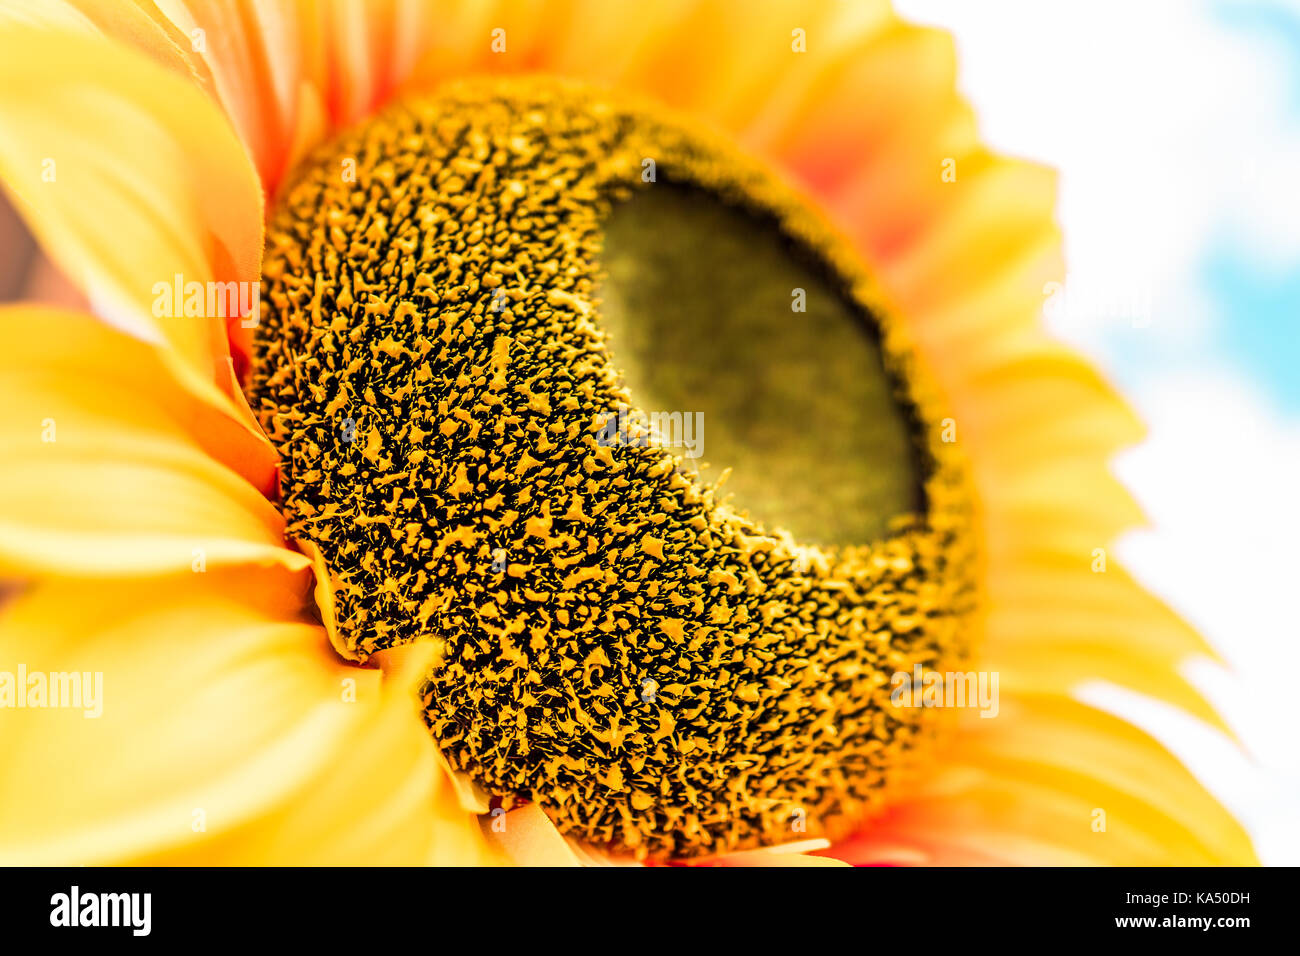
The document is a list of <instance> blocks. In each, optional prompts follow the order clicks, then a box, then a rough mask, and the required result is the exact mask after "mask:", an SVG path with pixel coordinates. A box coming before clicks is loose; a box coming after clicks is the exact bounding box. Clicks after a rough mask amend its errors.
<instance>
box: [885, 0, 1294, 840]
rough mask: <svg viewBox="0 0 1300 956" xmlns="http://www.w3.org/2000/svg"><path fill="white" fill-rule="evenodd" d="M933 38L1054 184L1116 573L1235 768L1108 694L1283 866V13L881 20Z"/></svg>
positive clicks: (1066, 334)
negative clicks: (1131, 589) (1180, 630)
mask: <svg viewBox="0 0 1300 956" xmlns="http://www.w3.org/2000/svg"><path fill="white" fill-rule="evenodd" d="M895 5H896V7H897V8H898V10H899V12H900V13H901V14H903V15H904V16H905V17H907V18H909V19H912V20H915V21H918V22H922V23H928V24H932V25H935V26H940V27H943V28H945V29H947V30H949V31H951V32H952V33H953V34H954V36H955V37H956V41H957V49H958V55H959V57H960V63H961V65H960V75H959V76H960V85H961V88H962V91H963V93H964V94H965V95H966V96H967V98H968V99H970V100H971V101H972V102H973V103H974V105H975V108H976V112H977V115H978V116H979V118H980V124H981V132H982V134H983V138H984V140H985V141H986V142H988V143H989V144H990V145H991V146H992V147H993V148H995V149H998V150H1001V151H1003V152H1007V153H1012V154H1015V155H1018V156H1024V157H1027V158H1031V159H1036V160H1040V161H1042V162H1044V163H1047V164H1048V165H1050V166H1053V167H1055V168H1056V169H1057V170H1059V172H1060V201H1059V206H1058V215H1059V218H1060V222H1061V225H1062V227H1063V229H1064V232H1065V241H1066V262H1067V263H1068V268H1069V272H1068V276H1067V281H1066V283H1065V285H1064V287H1063V288H1060V289H1056V288H1053V289H1047V290H1045V291H1044V319H1045V321H1046V322H1047V323H1048V325H1049V326H1050V327H1051V328H1052V329H1053V330H1054V331H1055V332H1056V333H1057V334H1058V335H1060V336H1061V337H1062V338H1064V339H1066V340H1068V341H1069V342H1071V343H1072V344H1073V345H1075V346H1076V347H1077V348H1079V349H1081V350H1082V351H1084V352H1086V353H1087V354H1088V355H1090V356H1091V357H1092V359H1093V360H1094V361H1095V362H1097V363H1098V364H1099V365H1100V366H1101V367H1102V368H1103V369H1105V371H1106V372H1107V373H1108V374H1109V376H1110V377H1111V379H1112V380H1113V381H1114V382H1115V383H1116V384H1117V385H1118V386H1119V388H1120V389H1121V390H1122V391H1123V392H1124V394H1125V395H1126V396H1127V397H1128V399H1129V400H1130V401H1131V402H1132V403H1133V404H1134V405H1135V406H1136V407H1137V408H1138V410H1139V412H1140V413H1141V415H1142V417H1143V418H1144V419H1145V421H1146V423H1147V427H1148V438H1147V440H1146V441H1145V442H1144V443H1143V444H1141V445H1140V446H1138V447H1136V448H1133V449H1132V450H1130V451H1128V452H1126V453H1125V454H1124V455H1123V456H1122V457H1121V458H1119V459H1118V460H1117V461H1116V463H1115V471H1116V473H1117V474H1118V476H1119V477H1120V478H1121V480H1123V481H1124V482H1125V484H1127V486H1128V487H1129V489H1130V490H1131V491H1132V492H1133V493H1134V495H1135V496H1136V497H1137V499H1138V500H1139V502H1140V503H1141V505H1142V506H1143V508H1144V509H1145V511H1146V513H1147V515H1148V517H1149V519H1150V521H1151V527H1150V528H1148V529H1144V530H1142V531H1139V532H1134V533H1131V534H1130V535H1129V536H1128V537H1127V538H1125V539H1124V540H1123V541H1122V542H1121V543H1120V548H1119V553H1120V557H1121V560H1124V561H1126V562H1127V564H1128V565H1129V567H1131V568H1132V569H1133V571H1134V573H1135V574H1136V575H1137V577H1138V578H1139V579H1140V580H1141V581H1142V582H1143V583H1144V584H1146V585H1147V586H1148V587H1149V588H1150V589H1151V590H1153V591H1155V592H1156V593H1158V594H1160V595H1161V596H1162V597H1163V598H1164V599H1165V600H1166V601H1167V602H1169V603H1170V604H1171V605H1172V606H1173V607H1174V608H1176V609H1177V610H1178V611H1179V612H1180V613H1182V614H1183V615H1184V617H1186V618H1187V619H1188V620H1189V621H1191V622H1192V623H1193V624H1194V625H1196V626H1197V627H1198V628H1199V629H1200V630H1201V632H1202V633H1203V634H1204V635H1205V636H1206V637H1207V638H1208V639H1209V641H1210V642H1211V643H1212V644H1213V645H1214V646H1215V647H1216V648H1217V649H1218V650H1219V652H1220V654H1221V655H1222V657H1223V659H1224V662H1225V665H1226V666H1225V667H1220V666H1218V665H1215V664H1211V663H1209V662H1200V663H1196V664H1193V665H1191V666H1190V667H1189V668H1188V676H1189V677H1190V678H1191V679H1192V680H1193V681H1194V682H1195V683H1196V684H1197V686H1199V687H1200V688H1201V689H1202V691H1203V692H1204V693H1205V695H1206V696H1207V697H1208V698H1209V699H1210V700H1211V701H1212V702H1213V703H1214V704H1215V705H1216V706H1217V707H1218V708H1219V710H1220V712H1221V713H1223V714H1224V716H1225V718H1226V720H1227V723H1228V724H1229V725H1230V726H1231V727H1232V728H1233V730H1234V731H1235V732H1236V733H1237V735H1238V737H1239V739H1240V741H1241V743H1242V745H1243V746H1244V748H1245V754H1244V755H1243V754H1242V753H1241V752H1240V751H1239V750H1237V749H1236V748H1234V747H1232V746H1231V745H1230V744H1229V742H1228V741H1227V740H1226V739H1225V738H1224V737H1223V736H1222V735H1220V734H1218V733H1216V732H1213V731H1210V730H1208V729H1206V728H1205V727H1204V726H1202V725H1199V724H1198V723H1196V722H1194V721H1192V720H1189V719H1187V718H1185V717H1180V715H1178V714H1175V713H1172V712H1171V711H1170V709H1169V708H1167V707H1164V706H1160V705H1156V704H1154V703H1152V702H1150V701H1148V700H1145V699H1143V698H1141V697H1138V696H1136V695H1133V694H1129V693H1121V692H1118V691H1117V690H1116V689H1115V688H1112V687H1103V686H1096V687H1086V688H1083V689H1082V690H1081V696H1083V697H1084V698H1086V699H1088V700H1089V701H1091V702H1093V703H1096V704H1099V705H1102V706H1105V707H1107V708H1109V709H1112V710H1114V711H1117V712H1119V713H1121V714H1123V715H1125V716H1126V717H1128V718H1130V719H1132V720H1134V721H1135V722H1137V723H1139V724H1141V725H1142V726H1144V727H1145V728H1146V729H1147V730H1148V731H1150V732H1152V733H1154V734H1155V735H1156V736H1158V737H1160V738H1161V739H1163V740H1164V741H1165V742H1166V743H1167V744H1168V745H1169V746H1170V747H1171V748H1172V749H1174V750H1175V751H1176V752H1177V753H1178V754H1179V756H1180V757H1182V758H1183V759H1184V760H1185V761H1186V762H1187V763H1188V765H1189V766H1191V767H1192V769H1193V770H1195V771H1196V772H1197V773H1199V774H1200V775H1201V777H1202V778H1203V779H1204V780H1205V781H1206V783H1207V785H1208V786H1209V787H1210V788H1211V789H1212V790H1213V791H1214V792H1215V793H1216V794H1217V795H1218V796H1219V797H1220V798H1221V799H1222V800H1223V801H1224V802H1225V803H1226V804H1227V805H1228V806H1229V807H1231V808H1232V809H1233V810H1234V811H1235V812H1236V813H1237V814H1238V816H1239V817H1240V818H1241V819H1242V820H1243V821H1244V822H1245V824H1246V826H1247V827H1248V828H1249V830H1250V831H1251V833H1252V835H1253V836H1254V838H1255V841H1256V845H1257V849H1258V851H1259V855H1260V858H1261V859H1262V860H1263V861H1264V862H1265V863H1270V864H1286V865H1300V688H1298V687H1297V686H1296V685H1295V683H1294V682H1295V681H1296V680H1297V678H1298V677H1300V504H1298V503H1297V498H1298V497H1300V182H1298V180H1300V0H1258V2H1251V0H1218V2H1208V0H1207V2H1200V0H1169V2H1166V0H1142V2H1140V3H1133V2H1123V0H1088V2H1083V0H1054V2H1049V3H1044V2H1042V0H983V2H981V3H978V4H975V3H964V2H959V0H895Z"/></svg>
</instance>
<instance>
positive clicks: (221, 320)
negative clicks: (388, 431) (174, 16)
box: [0, 26, 262, 395]
mask: <svg viewBox="0 0 1300 956" xmlns="http://www.w3.org/2000/svg"><path fill="white" fill-rule="evenodd" d="M0 180H2V181H3V183H4V185H5V187H6V188H7V189H8V190H9V191H10V192H11V194H12V195H13V196H14V198H15V200H16V205H17V206H18V208H19V210H20V211H21V212H22V213H23V215H24V216H25V218H26V219H27V222H28V224H29V225H30V226H31V228H32V231H33V232H34V233H35V234H36V236H37V238H38V239H39V240H40V242H41V244H42V246H43V248H44V249H45V251H46V252H47V254H48V255H49V256H50V257H51V258H52V259H53V260H54V261H55V262H56V263H57V264H58V265H59V266H60V268H61V269H62V270H63V271H64V272H65V273H66V274H67V275H68V277H69V278H70V279H71V280H72V281H74V282H76V283H77V284H78V285H79V286H80V287H81V288H82V289H83V290H84V291H85V293H86V295H87V298H88V299H89V300H90V301H91V302H92V303H93V305H94V307H95V310H96V311H97V312H99V313H100V314H101V315H103V316H104V317H106V318H108V319H109V320H110V321H111V322H113V323H114V324H116V325H118V326H119V327H121V328H124V329H127V330H129V331H131V332H133V333H134V334H137V335H140V336H141V337H144V338H147V339H149V340H151V341H155V342H160V343H161V342H165V343H167V344H169V345H170V346H171V347H172V349H173V351H172V352H169V353H167V355H168V359H169V361H171V362H174V364H175V366H176V367H177V370H178V374H180V375H181V376H182V377H183V379H184V380H185V381H186V383H187V385H189V386H190V387H192V388H193V389H194V390H195V391H196V393H197V394H208V395H211V394H212V393H224V394H229V393H230V382H231V378H230V372H229V353H228V348H227V344H226V323H227V319H229V321H231V322H232V323H234V324H235V325H238V324H239V321H240V318H241V316H239V315H234V316H219V315H208V314H204V315H200V316H190V317H186V316H185V315H168V314H167V312H168V309H169V308H170V307H171V306H172V304H173V298H174V297H173V296H172V295H170V294H165V293H164V291H163V290H164V289H169V288H171V287H172V286H173V285H174V283H175V281H176V277H177V276H180V277H181V282H182V283H191V282H196V283H200V284H201V286H203V287H204V289H205V291H206V289H207V286H206V284H207V283H209V282H214V281H215V282H223V283H224V282H244V283H252V284H254V285H255V284H256V283H257V281H258V270H259V265H260V261H261V235H262V200H261V187H260V184H259V182H258V179H257V176H256V174H255V172H254V170H253V168H252V166H251V165H250V163H249V161H248V155H247V153H246V152H245V151H244V148H243V146H242V144H241V143H240V141H239V140H238V138H237V137H236V136H235V134H234V131H233V130H232V129H231V128H230V125H229V123H228V122H227V121H226V119H225V117H224V116H223V115H222V113H221V111H220V109H219V108H218V107H217V106H216V105H215V104H214V103H213V102H212V101H211V100H210V99H209V98H208V97H207V96H205V95H204V94H203V93H201V92H200V91H199V90H198V89H197V88H196V87H195V86H194V84H193V83H191V82H189V81H188V80H187V79H185V78H183V77H181V76H180V75H179V74H177V73H176V72H174V71H172V70H168V69H166V68H164V67H162V66H159V65H158V64H157V63H156V62H152V61H151V60H150V59H148V58H147V57H146V56H144V55H142V54H140V53H138V52H135V51H132V50H130V49H128V48H126V47H125V46H122V45H120V44H117V43H113V42H110V41H108V40H106V39H104V38H102V37H96V36H90V35H86V34H84V33H74V32H64V31H54V30H32V29H21V28H16V27H12V26H10V27H5V28H3V29H0ZM252 288H253V286H252V285H250V286H245V287H244V289H245V290H248V295H249V296H251V290H252ZM223 291H224V290H223ZM207 298H208V297H207V296H206V295H205V296H204V297H203V301H204V311H205V312H206V311H207ZM220 311H229V312H236V311H237V309H235V308H233V307H232V308H230V309H223V310H220Z"/></svg>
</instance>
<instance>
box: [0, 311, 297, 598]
mask: <svg viewBox="0 0 1300 956" xmlns="http://www.w3.org/2000/svg"><path fill="white" fill-rule="evenodd" d="M0 392H3V394H4V395H5V398H6V402H5V407H4V408H3V410H0V457H3V459H4V461H5V467H4V469H2V470H0V573H3V574H7V575H10V576H17V577H24V578H26V577H33V576H38V575H41V574H57V573H63V574H74V573H75V574H96V575H101V574H102V575H122V574H137V573H153V572H158V571H165V570H176V569H185V570H190V569H197V568H207V569H212V568H214V567H216V566H219V565H221V564H226V563H241V562H257V563H262V564H273V563H274V564H279V565H282V566H285V567H290V568H295V569H296V568H302V567H305V566H306V564H307V559H306V558H305V557H304V556H303V555H301V554H299V553H298V552H296V551H291V550H289V549H288V548H286V547H285V545H284V541H283V532H284V522H283V519H282V517H281V516H280V514H279V512H278V511H277V510H276V509H275V507H274V506H273V505H272V504H271V503H270V502H269V501H267V499H266V498H265V497H264V495H263V493H262V491H259V489H258V488H257V487H255V486H254V484H252V483H251V482H253V481H257V482H259V483H260V484H262V485H263V486H265V485H266V484H267V482H268V480H269V479H271V477H272V476H273V470H272V469H273V467H274V458H273V457H272V455H271V452H270V449H269V447H268V446H267V445H266V443H265V441H264V440H259V439H258V438H257V437H255V436H253V435H252V434H251V433H249V432H248V431H246V430H245V429H243V428H242V427H241V426H240V425H239V424H238V423H237V422H235V421H233V420H232V419H231V418H230V417H229V416H228V415H224V414H222V413H221V412H220V411H217V410H215V409H213V408H212V407H211V406H210V405H208V404H207V403H205V402H202V401H200V400H198V399H196V398H194V397H192V396H191V395H189V394H188V393H186V392H185V391H183V390H182V389H180V388H179V387H178V386H177V385H176V384H175V382H174V380H173V379H172V378H171V377H170V376H169V375H168V373H167V370H166V368H165V367H164V365H163V362H162V358H161V356H160V354H159V351H158V350H157V349H155V348H153V347H151V346H148V345H146V344H145V343H142V342H140V341H138V340H136V339H133V338H131V337H130V336H127V335H125V334H123V333H120V332H117V331H115V330H113V329H111V328H109V327H107V326H106V325H104V324H103V323H102V322H97V321H96V320H94V319H93V318H91V317H90V316H78V315H76V314H73V313H65V312H56V311H52V310H44V309H28V308H11V309H4V310H0ZM223 461H224V462H225V463H223Z"/></svg>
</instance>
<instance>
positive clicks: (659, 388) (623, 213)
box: [600, 183, 921, 545]
mask: <svg viewBox="0 0 1300 956" xmlns="http://www.w3.org/2000/svg"><path fill="white" fill-rule="evenodd" d="M801 253H802V254H801ZM602 262H603V264H604V266H605V268H606V270H607V271H608V278H607V279H606V281H605V282H604V283H603V285H602V287H601V290H600V293H601V298H602V302H601V320H602V323H603V325H604V327H605V328H606V329H608V330H609V331H610V333H611V336H612V342H611V345H612V354H613V360H614V364H615V365H616V366H617V367H618V368H619V369H620V371H621V372H622V374H623V379H624V382H625V384H626V385H627V386H628V388H629V389H630V391H631V393H632V396H633V398H634V401H635V402H636V404H637V405H638V407H640V408H643V409H660V410H667V411H679V410H680V411H683V412H684V414H693V415H695V416H697V417H696V418H695V419H694V421H695V422H696V423H698V426H702V427H697V428H696V431H697V432H699V433H700V434H695V435H692V436H691V437H692V438H695V439H696V442H695V445H696V447H692V448H688V449H687V451H686V452H685V454H692V455H693V457H692V460H698V461H699V462H700V463H704V462H707V463H709V464H711V465H712V466H713V467H712V468H711V469H710V468H705V469H704V470H703V472H702V474H703V477H705V478H706V479H712V480H716V479H717V477H718V475H719V473H720V470H721V469H723V468H729V469H731V472H730V474H729V475H728V477H727V480H726V485H725V487H726V490H727V491H728V492H730V493H731V495H732V496H733V504H735V506H736V507H737V508H744V509H745V510H746V511H748V512H749V514H750V515H751V517H753V518H754V519H755V520H758V521H761V522H762V523H763V524H765V525H767V526H768V527H772V528H776V527H781V528H785V529H787V530H788V531H790V532H791V533H792V534H793V535H794V536H795V537H796V538H797V539H799V540H801V541H805V542H810V543H811V542H815V543H817V544H826V545H852V544H863V543H866V542H869V541H873V540H876V539H878V538H881V537H884V535H885V533H886V531H887V529H888V525H889V521H890V520H891V519H893V518H896V517H898V516H900V515H906V514H915V513H917V512H919V511H920V508H921V500H920V499H921V494H920V487H921V482H920V477H919V474H918V470H919V463H918V461H917V455H916V453H915V447H914V439H913V435H912V430H911V424H910V423H909V422H908V421H907V419H906V416H905V414H904V413H903V410H902V409H901V408H900V406H899V402H898V400H897V398H896V396H895V389H894V386H893V384H892V382H890V380H889V378H888V377H887V376H886V374H885V369H884V366H883V364H882V361H881V356H880V350H879V346H878V345H877V343H876V342H875V341H874V339H873V335H872V332H873V330H872V328H871V327H870V326H869V325H868V324H867V321H866V320H865V318H864V317H863V316H861V315H860V314H858V311H857V310H855V309H854V308H853V306H852V305H851V304H850V303H849V302H847V301H846V300H845V297H844V295H843V293H842V292H841V290H840V289H838V288H837V287H836V286H835V284H834V283H833V281H832V279H831V277H830V276H828V275H827V273H826V269H825V267H824V266H822V265H821V264H820V263H817V262H816V261H815V260H813V259H812V257H811V256H810V255H809V254H808V253H806V252H804V251H803V250H801V249H799V248H798V247H797V246H796V245H795V244H793V243H792V242H791V241H790V240H788V239H787V238H786V237H784V236H782V235H781V233H780V232H779V231H778V229H777V228H776V225H775V224H774V223H772V222H771V221H765V220H764V219H761V218H759V217H757V216H755V215H753V214H747V213H746V212H744V211H742V210H738V209H736V208H734V207H732V206H728V205H726V204H724V203H723V202H721V201H720V200H718V199H717V198H715V197H713V196H712V195H710V194H709V193H707V192H704V191H703V190H699V189H694V190H688V189H683V188H680V187H676V186H674V185H672V184H671V183H657V184H655V185H654V186H653V187H652V188H647V189H643V190H641V191H639V192H638V193H637V194H636V195H635V196H634V197H633V198H632V199H630V200H628V201H627V202H624V203H619V204H618V205H616V206H615V207H614V210H613V212H612V214H611V215H610V217H609V221H608V222H607V223H606V225H605V247H604V253H603V256H602Z"/></svg>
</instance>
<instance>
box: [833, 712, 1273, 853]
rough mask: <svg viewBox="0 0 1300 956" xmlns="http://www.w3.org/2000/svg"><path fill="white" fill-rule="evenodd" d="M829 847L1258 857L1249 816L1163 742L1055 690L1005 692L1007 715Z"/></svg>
mask: <svg viewBox="0 0 1300 956" xmlns="http://www.w3.org/2000/svg"><path fill="white" fill-rule="evenodd" d="M900 849H901V850H905V851H909V852H910V853H912V854H913V859H912V860H910V861H907V860H903V859H901V858H900V855H899V851H900ZM829 852H830V853H831V854H832V855H833V856H835V857H837V858H839V859H843V860H847V861H849V862H853V863H873V862H916V861H917V860H918V859H923V860H924V861H925V862H927V863H931V864H940V865H942V864H948V865H952V864H984V865H989V864H1030V865H1034V864H1037V865H1043V864H1057V865H1079V864H1088V863H1091V864H1111V865H1128V866H1135V865H1137V866H1140V865H1149V866H1166V865H1181V866H1212V865H1223V864H1227V865H1244V864H1253V863H1255V862H1257V861H1256V858H1255V853H1254V850H1253V848H1252V847H1251V844H1250V840H1249V838H1248V837H1247V836H1246V834H1245V833H1244V832H1243V831H1242V829H1241V827H1240V825H1239V824H1238V823H1237V822H1236V821H1235V820H1234V819H1233V818H1232V816H1231V815H1230V814H1229V813H1228V812H1227V811H1226V810H1225V809H1224V808H1223V807H1222V806H1221V805H1219V804H1218V803H1217V802H1216V801H1215V800H1214V798H1213V797H1211V796H1210V794H1209V793H1207V792H1206V791H1205V789H1204V788H1203V787H1202V786H1201V784H1200V783H1199V782H1197V781H1196V779H1195V778H1194V777H1192V775H1191V774H1190V773H1189V772H1188V771H1187V769H1186V768H1185V767H1183V766H1182V764H1181V763H1179V762H1178V760H1177V759H1175V758H1174V757H1173V756H1171V755H1170V754H1169V752H1168V751H1167V750H1165V749H1164V747H1163V746H1161V745H1160V744H1159V743H1158V742H1156V741H1155V740H1153V739H1152V738H1151V737H1149V736H1147V735H1146V734H1145V733H1144V732H1143V731H1141V730H1138V729H1137V728H1135V727H1134V726H1133V725H1131V724H1129V723H1127V722H1125V721H1123V720H1121V719H1120V718H1117V717H1113V716H1111V715H1109V714H1105V713H1103V712H1101V711H1098V710H1095V709H1094V708H1092V707H1089V706H1088V705H1086V704H1082V703H1079V702H1077V701H1074V700H1070V699H1068V698H1065V697H1060V696H1053V695H1017V696H1014V697H1013V696H1012V695H1009V694H1003V695H1002V702H1001V711H1000V713H999V714H998V716H997V717H995V718H993V719H990V720H981V719H980V718H978V717H972V718H971V720H970V721H969V724H968V728H967V730H966V731H965V732H964V733H963V734H961V735H960V736H959V738H958V739H957V740H956V741H955V742H954V745H953V746H952V748H951V751H950V753H949V754H948V759H947V760H945V762H944V763H943V764H942V765H941V767H940V768H939V769H938V770H937V772H936V774H935V776H934V778H933V779H932V780H931V781H929V782H928V783H927V784H926V786H925V788H924V790H923V791H922V792H921V793H919V794H917V795H916V796H914V797H912V798H911V799H908V800H906V801H904V802H902V803H900V804H898V805H897V806H895V807H893V808H892V809H891V810H890V811H889V812H887V813H886V814H885V815H884V816H883V817H881V818H879V819H876V820H873V821H871V822H870V823H869V824H867V825H866V826H865V827H864V828H863V830H862V832H861V833H860V834H859V835H857V836H856V837H854V838H852V839H850V840H847V841H844V842H842V843H841V844H839V845H837V846H836V847H834V848H832V849H831V850H830V851H829Z"/></svg>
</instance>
